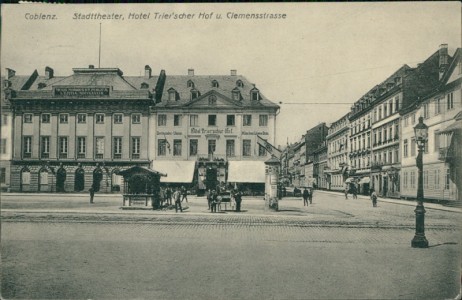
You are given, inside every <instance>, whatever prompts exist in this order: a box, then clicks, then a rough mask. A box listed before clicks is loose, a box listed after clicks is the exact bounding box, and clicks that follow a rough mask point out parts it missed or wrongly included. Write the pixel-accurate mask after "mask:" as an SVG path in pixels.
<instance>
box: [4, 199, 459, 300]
mask: <svg viewBox="0 0 462 300" xmlns="http://www.w3.org/2000/svg"><path fill="white" fill-rule="evenodd" d="M87 198H88V197H87V195H84V196H78V195H77V196H75V195H67V196H60V195H53V196H50V195H42V196H36V195H27V196H25V195H21V196H20V197H18V196H15V195H7V196H6V197H4V195H2V245H1V247H2V286H1V288H2V297H3V298H6V299H8V298H16V299H20V298H41V299H43V298H45V299H49V298H54V299H68V298H85V299H90V298H91V299H98V298H112V299H114V298H115V299H132V298H138V299H139V298H144V299H422V298H426V299H451V298H455V297H456V295H457V294H458V292H459V288H460V279H461V277H460V266H461V261H460V245H461V241H460V234H459V233H460V227H459V226H458V224H459V220H460V213H457V212H453V211H446V210H444V208H442V207H437V206H435V209H433V208H427V215H426V224H427V226H426V229H427V230H426V236H427V238H428V240H429V242H430V248H428V249H413V248H411V247H410V241H411V239H412V237H413V235H414V213H413V210H414V206H412V205H406V204H396V203H388V202H384V201H382V202H379V207H378V208H372V206H371V205H370V203H369V201H368V200H365V199H356V200H352V199H351V200H344V199H343V196H342V195H336V194H330V193H322V192H318V193H317V194H316V196H315V200H314V201H315V202H314V204H313V205H312V206H309V207H303V203H302V201H300V200H298V199H294V198H292V199H284V200H282V201H281V203H280V209H281V211H280V212H271V211H265V210H264V209H263V200H261V199H249V198H247V199H244V201H243V209H244V212H243V213H235V212H231V211H225V212H222V213H217V214H211V213H209V212H208V210H207V204H206V202H205V199H203V198H195V197H190V202H189V203H188V205H189V209H188V210H186V211H185V212H184V213H183V214H180V213H178V214H175V212H174V211H173V212H172V211H161V212H158V211H126V210H124V211H121V210H120V208H119V206H120V203H121V201H119V200H120V199H119V198H117V197H115V198H114V197H113V196H106V195H105V196H102V195H98V196H97V197H96V201H97V204H94V205H90V204H88V203H87V201H88V199H87Z"/></svg>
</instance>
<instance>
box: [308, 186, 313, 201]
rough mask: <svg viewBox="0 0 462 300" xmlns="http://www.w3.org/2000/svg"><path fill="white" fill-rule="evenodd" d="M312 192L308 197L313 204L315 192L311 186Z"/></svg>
mask: <svg viewBox="0 0 462 300" xmlns="http://www.w3.org/2000/svg"><path fill="white" fill-rule="evenodd" d="M309 192H310V194H309V195H308V199H309V200H310V204H313V193H314V189H313V188H311V189H310V190H309Z"/></svg>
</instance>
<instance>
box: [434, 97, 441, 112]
mask: <svg viewBox="0 0 462 300" xmlns="http://www.w3.org/2000/svg"><path fill="white" fill-rule="evenodd" d="M440 113H441V98H436V99H435V115H439V114H440Z"/></svg>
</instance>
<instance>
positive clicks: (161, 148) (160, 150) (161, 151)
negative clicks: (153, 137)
mask: <svg viewBox="0 0 462 300" xmlns="http://www.w3.org/2000/svg"><path fill="white" fill-rule="evenodd" d="M157 155H158V156H165V155H167V140H165V139H160V140H158V141H157Z"/></svg>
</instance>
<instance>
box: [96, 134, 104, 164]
mask: <svg viewBox="0 0 462 300" xmlns="http://www.w3.org/2000/svg"><path fill="white" fill-rule="evenodd" d="M103 155H104V137H97V138H95V158H99V159H101V158H103Z"/></svg>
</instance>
